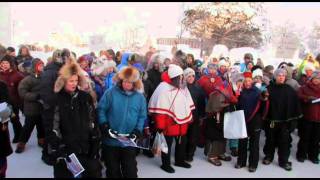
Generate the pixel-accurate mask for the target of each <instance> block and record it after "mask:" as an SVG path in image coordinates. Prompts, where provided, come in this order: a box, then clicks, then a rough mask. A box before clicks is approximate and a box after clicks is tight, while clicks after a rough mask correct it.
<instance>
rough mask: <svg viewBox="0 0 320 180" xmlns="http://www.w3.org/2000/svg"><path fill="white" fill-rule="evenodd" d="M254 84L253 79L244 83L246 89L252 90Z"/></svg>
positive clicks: (247, 79)
mask: <svg viewBox="0 0 320 180" xmlns="http://www.w3.org/2000/svg"><path fill="white" fill-rule="evenodd" d="M252 83H253V81H252V79H251V78H245V79H244V81H243V86H244V88H246V89H250V88H251V87H252Z"/></svg>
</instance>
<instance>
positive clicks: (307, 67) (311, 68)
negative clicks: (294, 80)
mask: <svg viewBox="0 0 320 180" xmlns="http://www.w3.org/2000/svg"><path fill="white" fill-rule="evenodd" d="M307 69H310V70H312V71H315V70H316V68H315V67H314V65H313V64H312V63H310V62H307V63H306V65H305V66H304V68H303V70H302V74H307V73H306V70H307Z"/></svg>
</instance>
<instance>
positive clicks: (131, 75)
mask: <svg viewBox="0 0 320 180" xmlns="http://www.w3.org/2000/svg"><path fill="white" fill-rule="evenodd" d="M120 80H123V81H124V80H125V81H129V82H132V83H133V85H134V89H135V90H139V89H141V88H142V81H141V78H140V73H139V71H138V70H137V69H136V68H134V67H130V66H128V67H125V68H123V69H122V70H121V71H120V72H118V73H117V74H116V75H115V76H114V77H113V81H114V82H119V81H120Z"/></svg>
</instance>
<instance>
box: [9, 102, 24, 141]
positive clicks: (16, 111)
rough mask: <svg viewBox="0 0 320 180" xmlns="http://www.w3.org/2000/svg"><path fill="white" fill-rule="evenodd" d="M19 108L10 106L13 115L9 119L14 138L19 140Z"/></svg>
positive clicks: (20, 127)
mask: <svg viewBox="0 0 320 180" xmlns="http://www.w3.org/2000/svg"><path fill="white" fill-rule="evenodd" d="M19 109H20V108H19V106H16V105H13V106H12V111H13V113H14V116H13V117H11V119H10V120H11V123H12V126H13V132H14V137H15V138H19V137H20V134H21V130H22V125H21V122H20V117H19Z"/></svg>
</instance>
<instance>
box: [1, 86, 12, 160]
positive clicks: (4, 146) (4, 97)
mask: <svg viewBox="0 0 320 180" xmlns="http://www.w3.org/2000/svg"><path fill="white" fill-rule="evenodd" d="M3 102H7V103H9V95H8V88H7V85H6V84H5V82H2V81H0V103H3ZM7 125H8V123H6V126H7ZM3 126H4V125H3V124H1V122H0V157H7V156H9V155H10V154H11V153H12V148H11V144H10V138H9V131H8V128H7V129H6V130H4V131H3V130H2V127H3Z"/></svg>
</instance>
